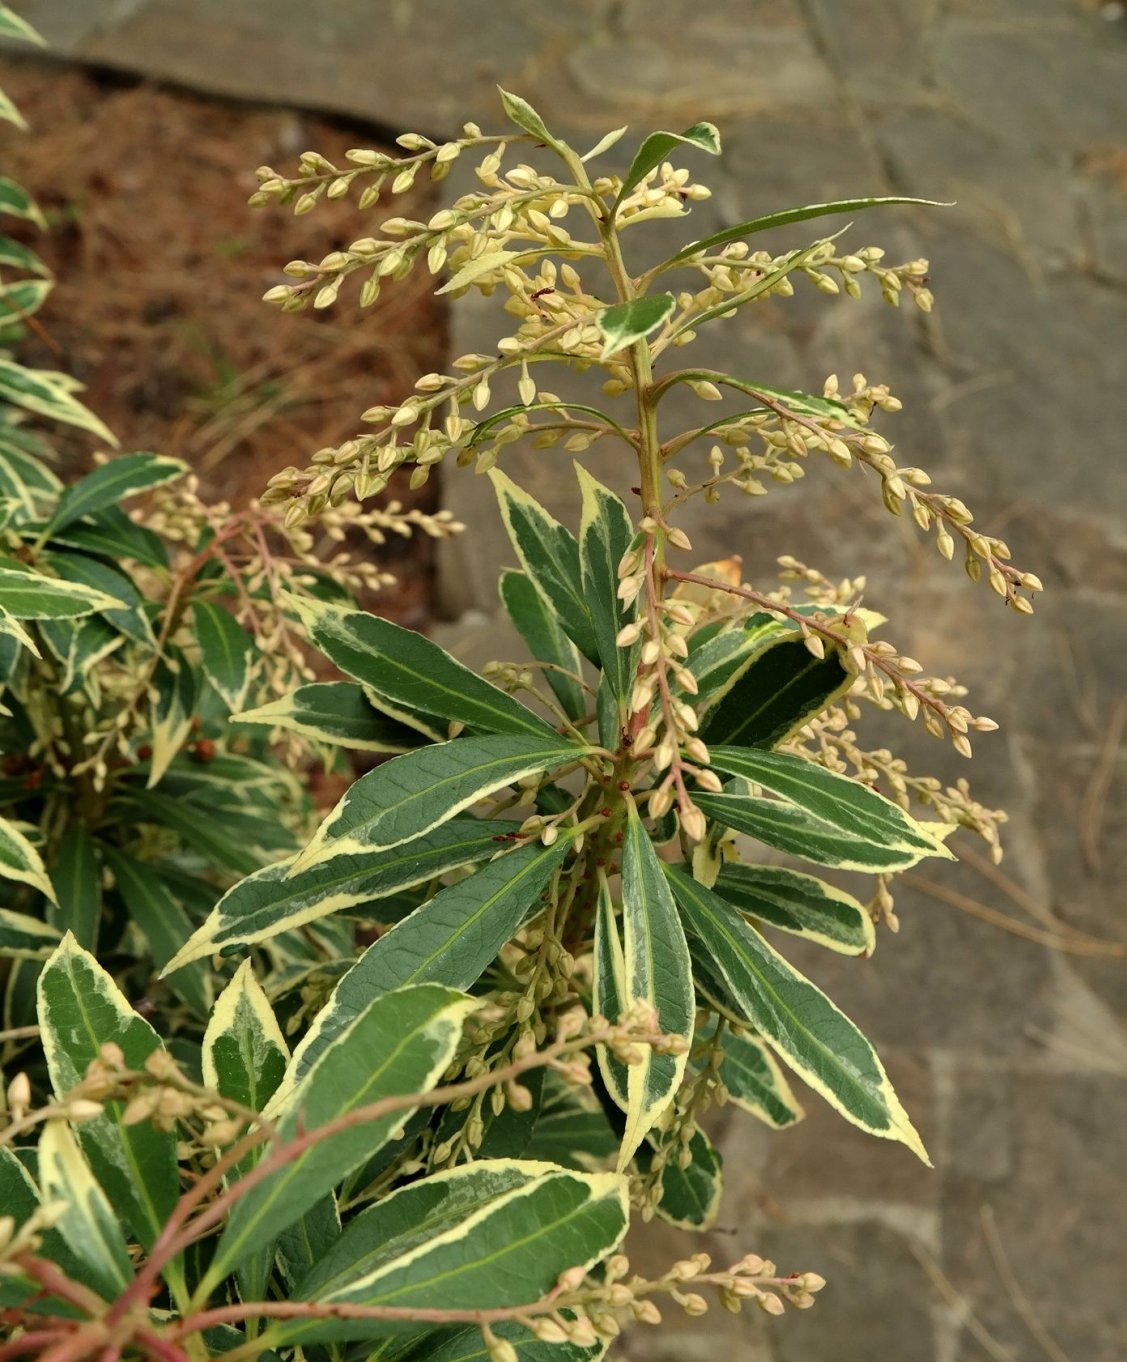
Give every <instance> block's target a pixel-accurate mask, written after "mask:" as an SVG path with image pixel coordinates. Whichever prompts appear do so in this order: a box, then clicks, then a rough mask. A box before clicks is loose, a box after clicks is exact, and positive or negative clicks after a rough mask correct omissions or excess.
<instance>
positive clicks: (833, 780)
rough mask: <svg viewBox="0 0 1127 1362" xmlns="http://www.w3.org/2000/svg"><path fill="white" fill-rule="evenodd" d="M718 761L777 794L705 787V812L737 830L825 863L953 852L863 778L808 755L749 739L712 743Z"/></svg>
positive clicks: (897, 861) (893, 861)
mask: <svg viewBox="0 0 1127 1362" xmlns="http://www.w3.org/2000/svg"><path fill="white" fill-rule="evenodd" d="M709 751H710V754H711V758H712V765H713V767H714V768H715V769H716V770H718V771H722V772H724V773H726V774H727V775H731V776H740V777H742V778H743V779H744V780H748V781H752V782H754V783H755V784H756V785H758V786H760V787H762V788H763V789H764V790H766V791H768V792H770V793H771V794H772V795H775V796H776V798H775V799H763V798H760V797H759V796H755V795H744V794H730V793H724V794H702V795H701V797H700V799H699V800H698V801H697V802H698V803H699V804H700V807H701V808H702V809H703V810H704V812H705V813H707V814H709V815H710V816H711V817H713V818H715V819H717V820H718V821H719V822H721V823H723V824H724V825H725V826H727V827H730V828H732V829H733V830H735V831H736V832H746V833H748V834H749V835H750V836H752V837H757V838H759V840H760V841H762V842H765V843H766V844H767V845H768V846H773V847H778V848H779V850H781V851H789V852H792V853H793V854H794V855H796V856H801V857H804V858H805V859H806V860H811V861H816V862H817V863H818V864H819V865H836V866H840V867H841V868H842V869H848V870H902V869H904V868H905V867H907V866H911V865H915V864H916V862H917V861H919V860H922V859H923V857H925V856H942V857H946V859H948V860H953V859H954V857H953V856H952V855H951V853H950V852H949V851H948V850H947V848H946V847H945V846H944V845H943V843H942V842H941V841H939V840H938V839H937V838H936V837H934V836H933V835H932V834H931V833H930V832H929V831H928V830H927V829H926V828H924V827H923V826H922V825H921V824H919V823H917V822H916V821H915V820H914V819H913V818H911V817H910V816H909V815H908V814H906V813H905V812H904V811H903V810H902V809H901V808H900V807H899V806H898V805H896V804H893V803H892V801H891V800H888V799H885V798H884V797H883V796H882V795H878V794H876V793H875V792H874V791H872V790H870V789H869V788H868V787H867V786H865V785H862V784H861V783H860V782H859V781H856V780H851V779H849V777H848V776H842V775H838V774H837V773H836V772H834V771H828V770H826V768H825V767H823V766H818V765H816V764H815V763H814V762H812V761H807V760H806V759H804V758H802V757H795V756H792V755H790V754H789V753H786V752H765V751H760V750H758V749H755V748H748V747H725V746H714V747H710V748H709Z"/></svg>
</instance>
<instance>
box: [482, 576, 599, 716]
mask: <svg viewBox="0 0 1127 1362" xmlns="http://www.w3.org/2000/svg"><path fill="white" fill-rule="evenodd" d="M501 600H502V601H503V603H504V606H505V609H506V610H507V611H508V614H509V618H510V619H511V620H512V622H513V624H514V625H515V626H516V629H517V632H518V633H519V634H520V636H521V638H523V639H524V641H525V643H526V644H527V645H528V650H529V652H531V654H532V656H533V657H534V658H535V659H536V660H537V661H538V662H544V663H547V664H548V665H547V667H546V668H545V671H544V680H545V681H547V683H548V685H549V686H550V687H551V688H552V691H553V693H554V694H555V697H556V699H557V700H558V701H559V702H560V708H561V709H562V710H563V712H564V713H565V714H566V715H567V717H568V718H569V719H581V718H582V717H583V716H584V714H586V712H587V708H588V703H587V700H586V698H585V696H586V693H585V691H584V689H583V687H582V685H581V684H580V683H579V681H578V680H577V679H576V678H578V677H579V676H580V674H581V667H582V663H581V662H580V660H579V650H578V649H577V648H576V646H575V644H574V643H572V641H571V639H569V638H568V636H567V635H566V634H565V633H564V631H563V630H562V629H561V628H560V625H559V621H558V620H557V619H556V616H555V615H554V614H553V613H552V611H551V610H550V609H549V608H548V606H547V604H546V602H545V600H544V597H543V596H541V595H540V593H539V592H538V591H537V590H536V588H535V587H534V586H533V585H532V581H531V579H530V578H529V576H528V574H527V573H526V572H504V573H502V574H501Z"/></svg>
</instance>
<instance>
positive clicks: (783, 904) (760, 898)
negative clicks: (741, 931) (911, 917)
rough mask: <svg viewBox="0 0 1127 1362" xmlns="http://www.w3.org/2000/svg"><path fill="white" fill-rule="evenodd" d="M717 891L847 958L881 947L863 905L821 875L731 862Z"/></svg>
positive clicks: (770, 922)
mask: <svg viewBox="0 0 1127 1362" xmlns="http://www.w3.org/2000/svg"><path fill="white" fill-rule="evenodd" d="M713 888H714V889H715V890H716V892H717V893H718V894H719V895H720V897H721V898H724V899H727V900H728V902H729V903H730V904H732V905H733V907H735V908H738V909H739V910H740V912H741V913H747V914H749V915H750V916H752V917H754V918H758V920H759V921H760V922H766V923H767V924H768V926H771V927H777V928H778V929H779V930H780V931H783V932H790V933H791V934H792V935H793V936H802V937H805V938H806V940H807V941H814V942H816V943H817V944H818V945H819V946H825V947H826V948H827V949H829V950H831V951H839V952H840V953H841V954H842V955H870V954H871V953H872V951H873V949H874V947H875V946H876V932H875V930H874V928H873V919H872V917H871V915H870V914H869V912H868V910H867V909H866V908H865V906H864V904H861V903H858V901H857V900H856V899H855V898H854V897H853V895H852V894H847V893H846V892H845V890H844V889H838V888H836V886H834V885H832V884H827V883H826V882H825V880H820V879H818V877H817V876H816V875H804V874H802V873H801V872H800V871H797V870H788V869H786V868H785V867H783V866H777V865H743V864H739V863H736V862H729V863H728V864H727V865H725V866H724V867H723V868H722V869H721V871H720V875H719V878H718V879H717V881H716V883H715V885H714V886H713Z"/></svg>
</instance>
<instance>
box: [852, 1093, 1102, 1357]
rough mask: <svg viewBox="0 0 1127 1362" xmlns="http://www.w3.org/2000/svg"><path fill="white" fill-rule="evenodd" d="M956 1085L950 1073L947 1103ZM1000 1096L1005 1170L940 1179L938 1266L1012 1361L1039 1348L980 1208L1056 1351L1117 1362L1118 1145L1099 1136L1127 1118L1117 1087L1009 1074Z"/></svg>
mask: <svg viewBox="0 0 1127 1362" xmlns="http://www.w3.org/2000/svg"><path fill="white" fill-rule="evenodd" d="M966 1083H967V1080H966V1079H965V1078H964V1077H962V1076H960V1078H959V1080H958V1082H957V1086H956V1092H955V1102H956V1103H957V1104H958V1103H959V1102H960V1101H961V1100H962V1098H963V1096H964V1095H965V1093H966ZM981 1083H982V1079H981V1077H980V1076H979V1075H974V1076H973V1077H971V1078H970V1080H969V1084H970V1090H971V1093H972V1094H973V1092H974V1091H975V1090H977V1089H980V1088H981ZM1009 1096H1010V1098H1011V1100H1010V1102H1009V1103H1008V1113H1009V1131H1008V1136H1007V1143H1008V1144H1009V1147H1010V1158H1011V1159H1012V1167H1011V1170H1010V1171H1009V1173H1008V1175H1006V1176H1003V1177H1001V1178H998V1177H996V1176H994V1173H995V1171H996V1170H995V1168H994V1167H993V1166H991V1165H987V1166H986V1167H985V1168H983V1169H979V1168H976V1167H974V1166H971V1167H968V1168H966V1169H965V1170H962V1169H960V1168H959V1166H958V1164H956V1165H955V1166H954V1167H953V1169H952V1170H951V1172H950V1174H949V1176H948V1179H947V1187H946V1189H945V1194H944V1202H945V1210H944V1237H945V1241H946V1254H945V1263H944V1267H945V1270H946V1272H947V1275H948V1276H949V1278H950V1279H951V1281H952V1283H953V1285H954V1286H955V1288H956V1290H957V1291H959V1292H960V1293H961V1294H962V1295H964V1296H965V1298H966V1300H967V1302H968V1303H969V1304H970V1306H971V1307H972V1308H973V1309H974V1311H975V1313H976V1315H977V1316H978V1317H979V1319H980V1320H981V1321H982V1322H983V1324H984V1325H985V1326H986V1327H987V1328H988V1329H989V1330H990V1332H991V1333H992V1334H993V1335H994V1337H995V1338H996V1340H997V1341H998V1343H999V1344H1000V1345H1001V1346H1002V1347H1004V1348H1008V1349H1009V1350H1010V1352H1011V1354H1012V1356H1014V1357H1015V1358H1025V1357H1032V1356H1036V1355H1040V1354H1039V1352H1038V1351H1037V1349H1036V1347H1035V1345H1034V1343H1033V1342H1032V1340H1031V1337H1030V1334H1029V1331H1028V1329H1027V1328H1026V1326H1025V1324H1024V1323H1023V1322H1022V1320H1021V1318H1020V1310H1019V1308H1017V1307H1015V1303H1014V1301H1013V1299H1012V1298H1011V1296H1010V1294H1009V1292H1008V1291H1007V1289H1006V1286H1005V1284H1004V1281H1002V1280H1000V1278H999V1275H998V1271H997V1268H996V1265H995V1263H994V1261H993V1259H992V1256H991V1254H990V1252H989V1247H988V1242H987V1239H986V1237H985V1235H984V1232H983V1225H982V1218H981V1217H982V1210H983V1207H990V1208H991V1209H992V1210H993V1213H994V1216H995V1218H996V1225H997V1230H998V1236H999V1238H1000V1240H1001V1243H1002V1245H1003V1249H1004V1252H1005V1254H1006V1257H1007V1259H1008V1260H1009V1262H1010V1264H1011V1266H1012V1270H1013V1273H1014V1275H1015V1276H1016V1278H1017V1280H1018V1282H1019V1283H1020V1284H1021V1287H1022V1289H1023V1290H1024V1292H1025V1293H1026V1295H1027V1297H1028V1298H1029V1300H1030V1302H1031V1303H1032V1309H1033V1310H1034V1312H1035V1313H1036V1315H1037V1316H1038V1317H1039V1318H1040V1320H1041V1321H1042V1323H1043V1324H1044V1326H1045V1327H1046V1328H1047V1330H1048V1332H1049V1333H1050V1335H1052V1336H1053V1337H1054V1338H1055V1339H1056V1340H1057V1342H1058V1344H1059V1346H1060V1347H1061V1349H1062V1350H1063V1351H1064V1353H1065V1354H1066V1355H1067V1356H1069V1357H1072V1358H1087V1359H1092V1362H1115V1360H1116V1359H1118V1358H1120V1357H1122V1356H1123V1355H1124V1352H1125V1350H1127V1313H1125V1312H1124V1310H1123V1295H1122V1285H1123V1272H1122V1268H1123V1259H1122V1230H1123V1210H1124V1189H1125V1188H1127V1141H1124V1140H1122V1139H1120V1138H1113V1139H1109V1138H1108V1135H1109V1132H1112V1131H1116V1132H1122V1131H1123V1130H1124V1128H1125V1125H1127V1084H1125V1083H1124V1082H1123V1079H1122V1077H1121V1076H1111V1075H1099V1076H1097V1075H1083V1076H1060V1075H1046V1074H1035V1073H1016V1074H1015V1075H1014V1076H1013V1078H1012V1079H1011V1088H1010V1093H1009ZM973 1100H974V1099H973V1097H972V1101H973ZM981 1172H985V1173H986V1175H987V1176H985V1177H983V1176H981V1175H980V1173H981ZM1117 1246H1118V1247H1117ZM1064 1264H1070V1265H1075V1266H1076V1268H1077V1269H1078V1271H1079V1273H1080V1279H1079V1280H1077V1279H1076V1278H1074V1276H1073V1274H1072V1272H1071V1271H1068V1270H1064V1271H1062V1265H1064ZM878 1355H879V1354H878ZM981 1356H982V1352H981V1351H980V1348H979V1345H978V1344H977V1343H976V1342H974V1340H973V1339H971V1338H970V1337H969V1336H964V1338H963V1341H962V1348H961V1349H960V1351H959V1352H958V1358H959V1362H977V1359H978V1358H980V1357H981Z"/></svg>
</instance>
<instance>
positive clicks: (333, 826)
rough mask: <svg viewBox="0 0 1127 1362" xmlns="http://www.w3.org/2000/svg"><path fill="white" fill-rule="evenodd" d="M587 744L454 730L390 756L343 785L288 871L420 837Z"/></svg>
mask: <svg viewBox="0 0 1127 1362" xmlns="http://www.w3.org/2000/svg"><path fill="white" fill-rule="evenodd" d="M590 751H591V748H589V747H581V746H579V745H578V744H574V743H565V742H564V741H563V740H562V739H559V738H557V739H556V740H555V742H554V743H553V742H552V741H551V739H540V738H531V737H528V738H526V737H517V736H510V735H509V734H507V733H502V734H498V735H495V736H490V737H488V738H455V739H454V740H453V741H451V742H446V743H439V744H436V745H435V746H433V747H424V748H422V749H421V750H420V751H418V752H407V753H405V754H404V755H403V756H402V757H393V758H392V760H391V761H389V762H385V763H384V764H383V765H382V766H380V767H377V768H376V770H374V771H369V772H368V774H367V775H365V776H361V778H360V779H359V780H358V781H357V782H356V783H355V784H354V785H353V786H352V787H351V788H350V789H349V791H348V793H347V794H346V795H345V796H344V798H343V799H342V800H341V802H340V803H339V804H338V805H337V807H336V808H335V809H334V810H333V812H332V813H331V814H330V815H329V817H328V818H327V819H326V820H325V822H324V823H322V824H321V826H320V828H319V829H318V830H317V834H316V836H315V837H314V838H313V840H312V842H310V844H309V845H308V846H307V847H306V848H305V850H304V851H303V852H301V854H300V855H299V856H298V858H297V860H296V861H295V862H294V866H293V873H297V872H298V871H301V870H305V869H307V868H308V867H310V866H312V865H317V864H319V863H321V862H323V861H331V860H333V858H334V857H337V856H353V855H355V854H356V853H357V852H363V851H378V850H381V849H386V848H389V847H394V846H398V845H399V844H400V842H407V841H410V840H411V839H412V838H414V837H421V836H422V835H423V834H424V833H426V832H429V831H430V830H431V828H435V827H438V826H439V824H440V823H445V822H446V821H447V820H448V819H450V818H453V817H454V815H455V814H459V813H461V812H462V811H463V810H464V809H468V808H469V807H470V805H471V804H475V803H476V802H477V801H478V800H479V799H481V798H482V797H483V796H485V795H487V794H492V793H493V791H494V790H499V789H500V788H501V787H502V786H503V785H509V784H511V783H512V782H513V781H516V780H520V779H521V777H522V776H530V775H532V774H533V773H534V772H541V771H550V770H552V769H553V768H555V767H558V766H563V765H564V764H565V763H567V762H569V761H576V760H578V759H579V758H580V757H583V756H585V755H587V754H588V753H589V752H590Z"/></svg>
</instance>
